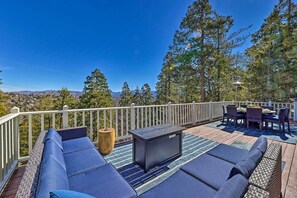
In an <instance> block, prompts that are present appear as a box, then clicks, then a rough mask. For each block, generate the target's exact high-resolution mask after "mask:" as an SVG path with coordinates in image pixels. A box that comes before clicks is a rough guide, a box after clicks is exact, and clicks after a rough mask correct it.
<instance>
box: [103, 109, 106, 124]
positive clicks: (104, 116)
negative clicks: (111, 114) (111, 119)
mask: <svg viewBox="0 0 297 198" xmlns="http://www.w3.org/2000/svg"><path fill="white" fill-rule="evenodd" d="M103 122H104V128H106V110H104V111H103Z"/></svg>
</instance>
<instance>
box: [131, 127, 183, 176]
mask: <svg viewBox="0 0 297 198" xmlns="http://www.w3.org/2000/svg"><path fill="white" fill-rule="evenodd" d="M184 129H185V128H184V127H180V126H175V125H172V124H162V125H157V126H152V127H147V128H141V129H136V130H130V131H129V133H130V134H132V136H133V162H134V163H136V164H138V165H139V166H140V167H142V168H143V169H144V171H145V172H147V171H148V170H150V169H151V168H153V167H155V166H159V165H161V164H163V163H165V162H168V161H169V160H173V159H176V158H178V157H179V156H181V154H182V131H183V130H184Z"/></svg>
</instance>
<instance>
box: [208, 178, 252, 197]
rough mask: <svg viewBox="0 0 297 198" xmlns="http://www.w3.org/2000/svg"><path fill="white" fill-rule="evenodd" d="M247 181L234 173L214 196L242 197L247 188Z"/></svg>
mask: <svg viewBox="0 0 297 198" xmlns="http://www.w3.org/2000/svg"><path fill="white" fill-rule="evenodd" d="M248 185H249V182H248V180H247V179H246V178H244V177H243V176H242V175H235V176H234V177H232V178H231V179H229V180H227V181H226V182H225V183H224V184H223V186H222V187H221V188H220V189H219V191H218V192H217V193H216V194H215V196H214V198H238V197H243V196H244V194H245V193H246V191H247V189H248Z"/></svg>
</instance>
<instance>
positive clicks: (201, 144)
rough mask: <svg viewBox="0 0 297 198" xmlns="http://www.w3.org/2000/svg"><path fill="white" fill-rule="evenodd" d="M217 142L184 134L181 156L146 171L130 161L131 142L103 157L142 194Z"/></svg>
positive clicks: (214, 145)
mask: <svg viewBox="0 0 297 198" xmlns="http://www.w3.org/2000/svg"><path fill="white" fill-rule="evenodd" d="M218 144H219V143H218V142H214V141H211V140H207V139H204V138H201V137H198V136H193V135H188V134H186V135H185V136H184V138H183V152H182V156H181V157H179V158H177V159H176V160H174V161H171V162H169V163H167V164H163V165H161V166H160V167H156V168H154V169H152V170H150V171H149V172H147V173H145V172H144V171H143V169H142V168H140V167H139V166H138V165H135V164H133V163H132V143H131V142H129V143H126V144H122V145H120V146H117V147H116V148H115V149H114V151H113V152H112V153H111V154H109V155H106V156H104V158H105V160H106V161H107V162H109V163H111V164H112V165H113V166H114V167H115V168H116V169H117V170H118V172H119V173H120V174H121V175H122V176H123V177H124V178H125V179H126V181H127V182H128V183H129V184H130V185H131V186H132V187H133V188H134V189H135V190H136V191H137V193H138V194H142V193H143V192H145V191H147V190H149V189H151V188H152V187H154V186H156V185H157V184H159V183H161V182H162V181H164V180H165V179H167V178H168V177H169V176H171V175H172V174H173V173H175V172H176V171H178V170H179V167H181V166H182V165H184V164H186V163H187V162H189V161H191V160H193V159H194V158H196V157H198V156H200V155H201V154H203V153H205V152H207V151H208V150H210V149H212V148H214V147H216V146H217V145H218Z"/></svg>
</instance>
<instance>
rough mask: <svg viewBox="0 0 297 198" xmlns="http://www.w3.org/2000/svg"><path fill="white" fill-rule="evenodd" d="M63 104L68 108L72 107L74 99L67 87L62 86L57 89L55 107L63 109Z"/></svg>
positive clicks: (73, 106)
mask: <svg viewBox="0 0 297 198" xmlns="http://www.w3.org/2000/svg"><path fill="white" fill-rule="evenodd" d="M65 105H67V106H68V108H70V109H73V108H75V107H76V101H75V99H74V97H73V95H72V94H71V92H70V91H69V90H68V89H67V88H65V87H63V88H62V89H61V90H59V95H58V97H57V101H56V107H55V109H63V107H64V106H65Z"/></svg>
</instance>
